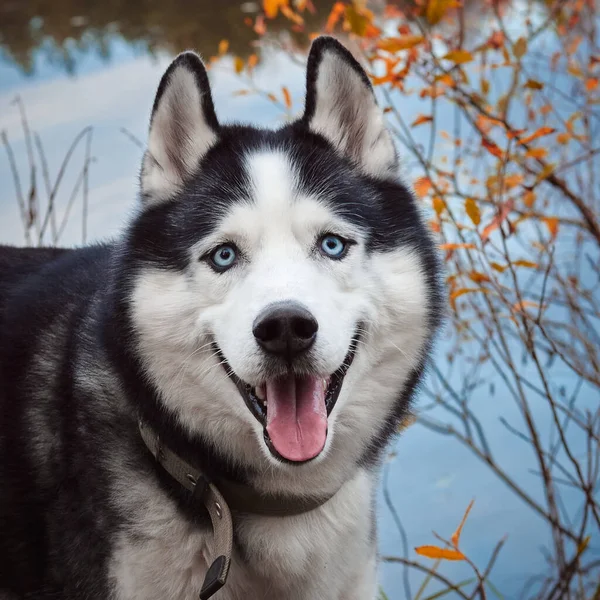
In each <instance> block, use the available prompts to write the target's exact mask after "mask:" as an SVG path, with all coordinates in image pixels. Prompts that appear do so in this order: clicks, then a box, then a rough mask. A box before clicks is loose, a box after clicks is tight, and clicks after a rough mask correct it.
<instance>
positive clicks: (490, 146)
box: [481, 137, 504, 158]
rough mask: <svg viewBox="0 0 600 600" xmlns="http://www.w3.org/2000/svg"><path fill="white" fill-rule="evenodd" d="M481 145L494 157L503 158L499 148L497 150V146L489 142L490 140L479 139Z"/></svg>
mask: <svg viewBox="0 0 600 600" xmlns="http://www.w3.org/2000/svg"><path fill="white" fill-rule="evenodd" d="M481 145H482V146H483V147H484V148H485V149H486V150H487V151H488V152H489V153H490V154H493V155H494V156H496V157H498V158H502V157H503V156H504V153H503V152H502V150H500V148H498V146H496V144H494V142H491V141H490V140H488V139H486V138H483V137H482V138H481Z"/></svg>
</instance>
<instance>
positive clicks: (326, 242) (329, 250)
mask: <svg viewBox="0 0 600 600" xmlns="http://www.w3.org/2000/svg"><path fill="white" fill-rule="evenodd" d="M347 247H348V243H347V242H346V240H344V239H342V238H341V237H339V236H337V235H333V234H331V233H330V234H328V235H325V236H323V237H322V238H321V242H320V248H321V254H323V255H324V256H328V257H329V258H342V257H343V256H344V254H345V253H346V248H347Z"/></svg>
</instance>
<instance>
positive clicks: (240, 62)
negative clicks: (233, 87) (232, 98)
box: [233, 56, 244, 75]
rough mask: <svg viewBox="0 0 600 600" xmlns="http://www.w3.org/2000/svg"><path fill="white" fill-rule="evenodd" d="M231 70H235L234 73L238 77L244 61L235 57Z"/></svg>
mask: <svg viewBox="0 0 600 600" xmlns="http://www.w3.org/2000/svg"><path fill="white" fill-rule="evenodd" d="M233 68H234V69H235V72H236V73H237V74H238V75H239V74H240V73H241V72H242V71H243V70H244V59H242V58H240V57H239V56H236V57H235V58H234V59H233Z"/></svg>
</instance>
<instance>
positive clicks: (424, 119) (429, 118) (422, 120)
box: [411, 115, 433, 127]
mask: <svg viewBox="0 0 600 600" xmlns="http://www.w3.org/2000/svg"><path fill="white" fill-rule="evenodd" d="M430 121H433V117H432V116H431V115H419V116H418V117H417V118H416V119H415V120H414V121H413V122H412V123H411V127H416V126H417V125H422V124H423V123H429V122H430Z"/></svg>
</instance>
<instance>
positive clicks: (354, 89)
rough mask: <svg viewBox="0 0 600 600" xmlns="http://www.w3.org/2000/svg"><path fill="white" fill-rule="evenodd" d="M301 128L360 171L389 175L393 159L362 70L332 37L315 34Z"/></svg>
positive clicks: (392, 166) (392, 173) (370, 88)
mask: <svg viewBox="0 0 600 600" xmlns="http://www.w3.org/2000/svg"><path fill="white" fill-rule="evenodd" d="M302 121H303V122H304V124H305V126H307V127H308V128H309V129H310V130H311V131H313V132H314V133H318V134H320V135H322V136H323V137H324V138H326V139H327V140H328V141H329V142H331V143H332V144H333V146H334V147H335V148H336V149H337V150H338V151H339V152H341V153H342V154H344V155H345V156H346V157H348V158H350V159H351V160H352V161H354V163H355V164H356V165H357V166H358V167H359V168H360V169H361V170H362V171H363V172H364V173H366V174H368V175H373V176H376V177H377V176H379V177H382V176H389V175H394V174H395V172H396V169H397V165H398V161H397V157H396V150H395V148H394V144H393V142H392V137H391V135H390V133H389V131H388V130H387V129H386V127H385V123H384V117H383V112H382V111H381V109H380V108H379V106H378V105H377V101H376V99H375V94H374V92H373V88H372V87H371V83H370V81H369V78H368V77H367V74H366V73H365V72H364V70H363V68H362V67H361V66H360V65H359V64H358V62H357V61H356V60H355V58H354V57H353V56H352V54H350V52H349V51H348V50H346V48H344V47H343V46H342V45H341V44H340V43H339V42H338V41H336V40H335V39H334V38H331V37H328V36H323V37H319V38H317V39H316V40H315V41H314V42H313V44H312V47H311V49H310V54H309V57H308V67H307V73H306V104H305V110H304V116H303V118H302Z"/></svg>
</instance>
